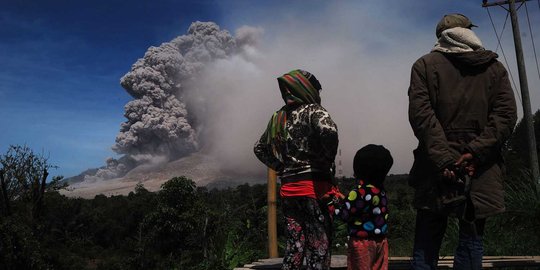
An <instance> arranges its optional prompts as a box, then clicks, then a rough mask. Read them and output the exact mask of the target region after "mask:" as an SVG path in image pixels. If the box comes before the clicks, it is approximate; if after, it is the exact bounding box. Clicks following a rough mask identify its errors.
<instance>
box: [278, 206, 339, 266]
mask: <svg viewBox="0 0 540 270" xmlns="http://www.w3.org/2000/svg"><path fill="white" fill-rule="evenodd" d="M282 205H283V208H282V209H283V215H284V216H285V222H286V225H287V234H286V235H287V246H286V250H285V256H284V257H283V268H282V269H283V270H289V269H300V268H301V267H302V262H303V261H304V256H305V258H306V261H307V269H330V245H331V238H332V219H331V216H330V215H329V213H328V208H327V207H326V205H324V204H323V203H321V202H319V201H317V200H316V199H312V198H307V197H283V198H282Z"/></svg>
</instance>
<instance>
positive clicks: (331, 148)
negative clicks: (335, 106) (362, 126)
mask: <svg viewBox="0 0 540 270" xmlns="http://www.w3.org/2000/svg"><path fill="white" fill-rule="evenodd" d="M278 84H279V90H280V91H281V96H282V98H283V101H284V102H285V106H283V107H282V108H281V109H280V110H278V111H277V112H275V113H274V114H273V115H272V117H271V119H270V121H269V123H268V126H267V128H266V131H265V132H264V133H263V135H262V136H261V138H260V140H259V141H258V142H257V143H256V144H255V149H254V151H255V155H256V156H257V158H259V160H261V161H262V162H263V163H264V164H265V165H267V166H268V167H270V168H271V169H273V170H275V171H276V172H277V174H278V175H279V176H280V179H281V190H280V196H281V199H282V210H283V214H284V216H285V219H286V224H287V246H286V250H285V256H284V258H283V269H300V267H301V266H302V262H303V260H304V256H305V257H306V258H307V267H308V269H329V268H330V249H329V248H330V244H331V235H332V219H331V215H330V214H329V212H328V208H327V206H326V203H325V202H324V201H325V200H326V198H328V197H329V195H333V194H337V193H338V191H337V187H336V186H335V183H334V182H333V179H334V172H333V170H334V167H335V166H334V158H335V156H336V152H337V146H338V135H337V127H336V124H335V123H334V121H332V118H330V115H329V114H328V112H327V111H326V109H324V108H323V107H322V106H321V98H320V96H319V93H320V91H321V85H320V83H319V81H318V80H317V79H316V78H315V76H314V75H313V74H311V73H309V72H307V71H304V70H300V69H297V70H293V71H291V72H289V73H287V74H285V75H283V76H281V77H279V78H278ZM323 198H324V199H323Z"/></svg>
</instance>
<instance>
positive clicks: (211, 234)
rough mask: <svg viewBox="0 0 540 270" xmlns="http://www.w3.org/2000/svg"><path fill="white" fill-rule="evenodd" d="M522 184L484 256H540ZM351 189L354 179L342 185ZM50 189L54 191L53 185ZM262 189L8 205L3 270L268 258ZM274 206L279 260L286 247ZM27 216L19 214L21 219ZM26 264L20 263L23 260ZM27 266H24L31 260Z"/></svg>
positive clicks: (448, 248)
mask: <svg viewBox="0 0 540 270" xmlns="http://www.w3.org/2000/svg"><path fill="white" fill-rule="evenodd" d="M406 177H407V176H406V175H392V176H389V177H388V178H387V180H386V182H385V186H386V190H387V194H388V199H389V210H390V222H389V223H390V227H389V235H388V238H389V243H390V245H389V247H390V256H410V255H411V252H412V244H413V237H414V225H415V216H416V212H415V210H414V209H413V208H412V204H411V201H412V198H413V190H412V189H411V188H409V187H408V186H407V181H406ZM528 178H529V177H528V176H527V175H514V176H513V177H512V179H509V181H507V210H508V211H507V213H504V214H502V215H499V216H496V217H493V218H490V219H488V223H487V227H486V234H485V237H484V239H485V247H486V255H538V254H540V238H539V237H540V236H538V235H537V234H536V233H534V232H537V231H538V230H540V204H539V203H538V201H539V200H538V198H537V195H536V194H537V193H536V192H535V191H534V184H533V183H532V182H530V181H529V182H527V181H521V180H522V179H528ZM339 182H340V189H341V190H342V191H343V192H346V191H348V190H350V189H351V188H352V187H353V186H354V185H355V183H354V180H353V179H341V180H340V181H339ZM50 186H51V187H52V186H53V185H50ZM266 188H267V186H266V185H253V186H250V185H248V184H245V185H240V186H237V187H235V188H228V189H222V190H217V189H212V190H208V189H207V188H204V187H197V186H196V185H195V183H194V182H193V181H192V180H190V179H188V178H186V177H175V178H173V179H171V180H169V181H167V182H166V183H164V184H163V185H162V189H161V190H160V191H158V192H149V191H148V190H147V189H146V188H144V185H143V184H141V183H139V184H138V185H137V186H136V187H135V190H134V191H133V192H130V193H129V195H127V196H112V197H106V196H104V195H98V196H95V198H93V199H91V200H85V199H80V198H67V197H65V196H63V195H61V194H60V193H58V192H57V191H55V188H49V189H48V191H47V192H45V193H44V198H43V199H44V200H43V207H42V209H41V215H40V218H39V219H34V217H33V216H32V215H30V214H28V213H29V211H26V210H28V209H31V207H32V203H31V201H28V200H14V201H13V204H12V206H11V207H12V209H13V213H14V214H12V215H9V216H2V215H0V265H2V267H0V269H8V270H11V269H61V270H63V269H187V270H210V269H212V270H214V269H216V270H225V269H232V268H234V267H237V266H240V265H243V264H246V263H249V262H252V261H255V260H257V259H259V258H265V257H267V231H266V230H267V225H268V224H267V201H266V200H267V194H266V192H267V190H266ZM279 204H280V200H279V198H278V239H279V244H278V246H279V248H280V254H283V248H284V243H285V239H284V238H285V237H284V227H285V224H284V220H283V216H282V213H281V211H280V207H279ZM23 213H24V214H23ZM457 236H458V234H457V223H456V221H455V220H451V221H450V222H449V225H448V230H447V235H446V236H445V239H444V242H443V246H442V248H441V254H442V255H452V254H453V252H454V248H455V244H456V243H457ZM346 242H347V229H346V224H344V223H342V222H339V221H336V222H335V237H334V245H333V252H334V254H346V245H345V243H346ZM23 258H24V259H23ZM28 258H30V259H28Z"/></svg>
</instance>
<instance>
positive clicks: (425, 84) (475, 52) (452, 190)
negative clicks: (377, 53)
mask: <svg viewBox="0 0 540 270" xmlns="http://www.w3.org/2000/svg"><path fill="white" fill-rule="evenodd" d="M473 26H474V25H473V24H472V23H471V21H470V20H469V19H468V18H467V17H466V16H464V15H461V14H450V15H445V16H444V17H443V18H442V19H441V21H440V22H439V23H438V25H437V27H436V36H437V38H438V41H437V43H436V45H435V47H434V48H433V49H432V51H431V52H430V53H429V54H426V55H424V56H422V57H421V58H420V59H418V60H417V61H416V62H415V63H414V65H413V67H412V73H411V82H410V87H409V90H408V95H409V122H410V124H411V127H412V129H413V131H414V134H415V136H416V137H417V138H418V141H419V143H418V147H417V148H416V149H415V150H414V164H413V166H412V168H411V171H410V174H409V175H410V178H409V184H410V185H411V186H412V187H413V188H414V189H415V198H414V205H415V207H416V209H417V217H416V229H415V240H414V250H413V262H412V267H413V269H436V266H437V260H438V258H439V249H440V246H441V242H442V239H443V236H444V234H445V230H446V226H447V219H448V216H449V215H451V214H452V213H453V214H454V215H455V216H457V217H458V218H459V243H458V246H457V248H456V253H455V254H454V255H455V256H454V258H455V259H454V269H481V265H482V256H483V244H482V234H483V231H484V224H485V219H486V218H487V217H489V216H492V215H495V214H497V213H501V212H503V211H504V210H505V206H504V196H503V172H504V166H503V160H502V157H501V147H502V146H503V144H504V142H505V141H506V140H507V138H508V137H509V136H510V134H511V132H512V130H513V128H514V125H515V123H516V118H517V115H516V103H515V99H514V94H513V91H512V88H511V86H510V82H509V80H508V75H507V71H506V69H505V68H504V66H503V65H502V64H501V63H500V62H499V61H497V57H498V55H497V54H496V53H494V52H492V51H489V50H485V49H484V47H483V46H482V43H481V41H480V39H479V38H478V37H477V36H476V35H475V33H474V32H473V31H472V30H471V28H472V27H473ZM450 202H453V203H454V205H452V204H450ZM460 202H465V203H460ZM456 203H457V204H456ZM456 205H457V207H455V206H456ZM449 206H452V207H449ZM455 209H461V211H453V210H455Z"/></svg>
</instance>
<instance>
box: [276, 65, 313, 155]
mask: <svg viewBox="0 0 540 270" xmlns="http://www.w3.org/2000/svg"><path fill="white" fill-rule="evenodd" d="M277 80H278V83H279V90H280V91H281V96H282V98H283V100H284V101H285V106H283V107H282V108H281V109H280V110H279V111H277V112H275V113H274V114H273V115H272V118H271V119H270V121H269V122H268V127H267V128H266V134H267V137H266V142H267V143H268V144H270V145H271V147H272V153H273V154H274V156H275V157H276V158H277V159H279V160H280V161H282V162H283V158H282V155H281V153H282V152H283V151H285V150H286V148H285V147H286V144H285V142H286V140H287V128H286V123H287V111H288V110H290V109H291V108H294V107H296V106H298V105H301V104H313V103H316V104H321V97H320V96H319V91H320V90H321V84H320V83H319V81H318V80H317V78H315V76H314V75H313V74H311V73H309V72H307V71H305V70H301V69H296V70H293V71H291V72H289V73H287V74H284V75H283V76H281V77H279V78H277Z"/></svg>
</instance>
